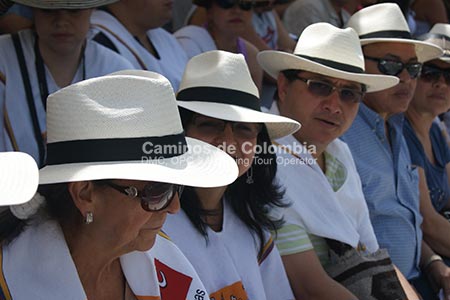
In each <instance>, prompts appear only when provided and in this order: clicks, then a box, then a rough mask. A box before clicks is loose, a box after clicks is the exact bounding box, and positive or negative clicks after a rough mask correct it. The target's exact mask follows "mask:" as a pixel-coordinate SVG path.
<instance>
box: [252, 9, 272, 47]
mask: <svg viewBox="0 0 450 300" xmlns="http://www.w3.org/2000/svg"><path fill="white" fill-rule="evenodd" d="M275 13H276V12H275V11H273V10H270V11H265V12H262V13H255V12H254V13H253V16H252V24H253V27H254V28H255V31H256V33H257V34H258V35H259V36H260V37H261V39H262V40H263V41H264V42H265V43H266V44H267V45H268V46H269V47H270V48H272V49H278V29H277V22H276V20H275V16H274V14H275Z"/></svg>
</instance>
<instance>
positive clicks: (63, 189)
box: [0, 183, 83, 245]
mask: <svg viewBox="0 0 450 300" xmlns="http://www.w3.org/2000/svg"><path fill="white" fill-rule="evenodd" d="M38 192H39V193H40V194H41V195H42V196H44V197H45V205H44V206H43V207H42V208H41V209H43V210H44V211H45V213H46V214H47V215H48V216H49V217H50V218H51V219H54V220H56V221H58V223H59V224H61V225H63V224H77V223H79V224H81V223H82V222H83V216H82V215H81V213H80V211H79V210H78V209H77V208H76V206H75V204H74V203H73V200H72V196H71V195H70V193H69V189H68V184H67V183H57V184H47V185H41V186H39V189H38ZM28 223H29V221H27V220H20V219H18V218H16V217H15V216H14V215H13V214H12V213H11V211H10V210H9V209H8V208H7V209H5V210H3V211H2V212H1V213H0V244H1V245H6V244H8V243H10V242H11V241H12V240H14V239H15V238H16V237H17V236H19V235H20V233H21V232H22V231H23V230H24V229H25V227H26V226H27V225H28Z"/></svg>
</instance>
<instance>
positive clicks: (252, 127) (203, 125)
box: [192, 115, 263, 140]
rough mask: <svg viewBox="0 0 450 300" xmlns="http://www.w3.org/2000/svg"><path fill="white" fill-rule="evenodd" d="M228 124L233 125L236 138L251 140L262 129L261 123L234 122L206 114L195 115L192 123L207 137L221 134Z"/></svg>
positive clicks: (232, 128)
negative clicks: (206, 115)
mask: <svg viewBox="0 0 450 300" xmlns="http://www.w3.org/2000/svg"><path fill="white" fill-rule="evenodd" d="M227 124H230V125H231V130H232V131H233V134H234V136H235V137H236V138H239V139H244V140H251V139H254V138H256V137H257V136H258V134H259V133H260V132H261V130H262V126H263V125H262V124H260V123H247V122H233V121H225V120H220V119H214V118H209V117H205V116H199V115H197V116H195V117H194V119H193V120H192V125H193V126H195V127H196V128H197V130H198V131H199V132H200V133H201V134H202V135H203V136H205V137H216V136H219V135H221V134H222V133H223V132H224V130H225V127H226V126H227Z"/></svg>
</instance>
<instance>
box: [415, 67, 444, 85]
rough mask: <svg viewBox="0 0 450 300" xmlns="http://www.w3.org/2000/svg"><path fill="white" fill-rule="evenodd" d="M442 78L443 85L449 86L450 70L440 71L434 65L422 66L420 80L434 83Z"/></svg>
mask: <svg viewBox="0 0 450 300" xmlns="http://www.w3.org/2000/svg"><path fill="white" fill-rule="evenodd" d="M441 76H444V80H445V83H446V84H447V85H448V86H450V69H441V68H438V67H437V66H435V65H423V67H422V73H421V74H420V79H421V80H423V81H425V82H431V83H436V82H438V81H439V79H440V78H441Z"/></svg>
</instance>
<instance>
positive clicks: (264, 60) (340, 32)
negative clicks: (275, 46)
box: [257, 23, 399, 93]
mask: <svg viewBox="0 0 450 300" xmlns="http://www.w3.org/2000/svg"><path fill="white" fill-rule="evenodd" d="M257 58H258V62H259V64H260V65H261V67H262V68H263V69H264V70H265V71H266V72H267V73H268V74H269V75H270V76H272V77H273V78H277V76H278V73H279V72H280V71H284V70H290V69H293V70H303V71H308V72H312V73H317V74H321V75H325V76H329V77H333V78H339V79H344V80H349V81H354V82H358V83H362V84H364V85H366V88H367V92H369V93H370V92H376V91H380V90H384V89H387V88H390V87H393V86H394V85H396V84H397V83H398V82H399V80H398V78H396V77H394V76H386V75H373V74H366V73H364V72H365V67H364V57H363V53H362V49H361V45H360V43H359V39H358V35H357V34H356V32H355V31H354V30H353V29H351V28H346V29H340V28H337V27H335V26H333V25H331V24H328V23H315V24H312V25H310V26H308V27H306V28H305V30H303V32H302V34H301V36H300V38H299V39H298V42H297V45H296V47H295V50H294V53H292V54H291V53H286V52H282V51H275V50H266V51H262V52H260V53H259V54H258V57H257Z"/></svg>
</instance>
